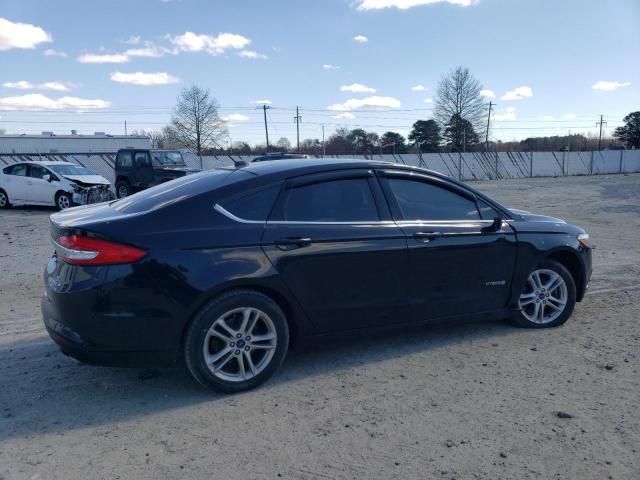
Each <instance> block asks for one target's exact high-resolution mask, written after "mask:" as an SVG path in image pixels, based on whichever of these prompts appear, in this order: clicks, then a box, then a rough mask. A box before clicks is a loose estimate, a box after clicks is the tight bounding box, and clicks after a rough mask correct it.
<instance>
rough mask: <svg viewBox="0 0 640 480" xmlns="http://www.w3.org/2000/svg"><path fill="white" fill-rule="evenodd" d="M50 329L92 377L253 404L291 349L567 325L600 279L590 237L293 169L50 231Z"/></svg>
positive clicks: (477, 203)
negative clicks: (178, 379)
mask: <svg viewBox="0 0 640 480" xmlns="http://www.w3.org/2000/svg"><path fill="white" fill-rule="evenodd" d="M51 235H52V240H53V243H54V247H55V253H54V255H53V256H52V258H51V259H50V260H49V263H48V265H47V268H46V272H45V275H44V280H45V294H44V296H43V299H42V312H43V317H44V322H45V325H46V327H47V330H48V331H49V334H50V335H51V337H52V338H53V340H55V342H57V343H58V345H59V346H60V349H61V350H62V352H64V353H65V354H67V355H70V356H72V357H75V358H77V359H78V360H80V361H82V362H87V363H94V364H103V365H124V366H171V365H175V364H186V366H187V367H188V369H189V371H190V372H191V374H192V375H193V376H194V377H195V379H196V380H198V381H199V382H200V383H201V384H203V385H205V386H206V387H210V388H213V389H217V390H222V391H226V392H237V391H241V390H246V389H249V388H252V387H255V386H257V385H259V384H261V383H262V382H264V381H265V380H267V379H268V378H269V377H270V376H271V375H272V374H273V373H274V372H275V371H276V370H277V369H278V367H279V366H280V365H281V364H282V362H283V360H284V358H285V355H286V353H287V350H288V348H289V347H290V345H292V344H294V343H295V342H299V341H302V340H308V339H311V338H317V337H319V336H326V335H328V334H332V335H336V334H338V335H347V334H353V333H354V332H358V331H360V332H362V331H367V330H371V329H374V328H375V329H377V328H386V327H402V326H408V325H413V324H429V323H434V322H452V321H454V320H460V319H462V320H466V321H470V320H475V319H478V320H482V319H510V320H511V321H512V322H513V323H515V324H516V325H518V326H522V327H532V328H544V327H555V326H558V325H561V324H563V323H564V322H565V321H566V320H567V319H568V318H569V316H570V315H571V313H572V311H573V308H574V305H575V303H576V302H579V301H581V300H582V298H583V296H584V294H585V291H586V290H587V288H588V285H589V279H590V277H591V248H590V246H589V236H588V235H587V233H586V232H585V231H584V230H583V229H581V228H580V227H577V226H574V225H570V224H567V223H565V222H564V221H562V220H560V219H557V218H551V217H547V216H542V215H534V214H531V213H528V212H524V211H519V210H510V209H508V208H505V207H503V206H501V205H500V204H498V203H496V202H495V201H493V200H492V199H490V198H488V197H487V196H485V195H483V194H482V193H480V192H477V191H475V190H473V189H472V188H470V187H468V186H466V185H464V184H462V183H460V182H457V181H455V180H453V179H451V178H448V177H446V176H443V175H441V174H438V173H435V172H432V171H429V170H424V169H420V168H414V167H408V166H404V165H395V164H389V163H382V162H380V163H377V162H365V161H357V160H354V161H350V160H312V159H306V160H289V161H286V162H285V161H273V162H259V163H254V164H251V165H249V166H247V167H246V168H241V169H235V170H233V169H229V170H225V169H219V170H211V171H207V172H202V173H198V174H194V175H190V176H186V177H183V178H180V179H176V180H173V181H170V182H167V183H165V184H162V185H158V186H155V187H152V188H150V189H148V190H145V191H142V192H140V193H137V194H135V195H132V196H130V197H126V198H123V199H121V200H117V201H113V202H110V203H103V204H97V205H87V206H81V207H77V208H72V209H69V210H65V211H63V212H60V213H56V214H53V215H51Z"/></svg>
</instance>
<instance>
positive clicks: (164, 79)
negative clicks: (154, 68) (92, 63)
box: [111, 72, 180, 87]
mask: <svg viewBox="0 0 640 480" xmlns="http://www.w3.org/2000/svg"><path fill="white" fill-rule="evenodd" d="M111 80H113V81H114V82H118V83H131V84H133V85H142V86H145V87H149V86H155V85H169V84H171V83H178V82H179V81H180V79H179V78H176V77H173V76H171V75H169V74H168V73H167V72H156V73H143V72H132V73H123V72H113V73H112V74H111Z"/></svg>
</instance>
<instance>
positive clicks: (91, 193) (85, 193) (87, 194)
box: [72, 185, 114, 205]
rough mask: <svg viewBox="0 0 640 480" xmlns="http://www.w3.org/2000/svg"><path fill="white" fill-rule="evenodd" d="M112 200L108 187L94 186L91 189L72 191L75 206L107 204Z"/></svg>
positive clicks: (84, 188) (83, 188) (82, 188)
mask: <svg viewBox="0 0 640 480" xmlns="http://www.w3.org/2000/svg"><path fill="white" fill-rule="evenodd" d="M113 199H114V195H113V193H112V192H111V190H110V189H109V186H108V185H95V186H92V187H79V190H77V191H74V192H73V195H72V201H73V203H74V204H76V205H89V204H92V203H102V202H108V201H110V200H113Z"/></svg>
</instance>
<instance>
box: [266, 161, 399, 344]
mask: <svg viewBox="0 0 640 480" xmlns="http://www.w3.org/2000/svg"><path fill="white" fill-rule="evenodd" d="M262 245H263V249H264V252H265V253H266V255H267V256H268V258H269V260H270V261H271V263H272V264H273V265H274V267H275V268H276V270H277V271H278V273H279V274H280V276H281V277H282V279H283V280H284V282H285V284H286V285H287V287H288V288H289V289H290V291H291V293H292V294H293V296H294V297H295V298H296V299H297V300H298V302H299V303H300V304H301V305H302V307H303V308H304V310H305V312H306V313H307V315H308V316H309V318H310V320H311V322H312V323H313V324H314V325H315V326H316V328H318V330H320V331H321V332H328V331H335V330H346V329H353V328H360V327H369V326H381V325H392V324H399V323H405V322H410V321H411V319H410V318H409V314H410V309H409V308H408V307H407V302H406V296H407V290H406V281H407V275H408V263H407V260H408V259H407V243H406V239H405V235H404V233H403V232H402V230H401V229H400V228H399V227H398V226H397V225H396V224H395V223H394V222H393V221H392V220H391V216H390V212H389V210H388V207H387V205H386V202H385V201H384V197H383V195H382V192H381V190H380V187H379V184H378V183H377V182H376V181H375V177H374V175H373V172H372V171H371V170H347V171H338V172H328V173H321V174H314V175H307V176H302V177H297V178H293V179H289V180H287V181H286V182H285V185H284V186H283V189H282V191H281V193H280V196H279V198H278V201H277V202H276V206H275V207H274V210H273V212H272V214H271V216H270V218H269V220H268V222H267V223H266V226H265V231H264V235H263V237H262Z"/></svg>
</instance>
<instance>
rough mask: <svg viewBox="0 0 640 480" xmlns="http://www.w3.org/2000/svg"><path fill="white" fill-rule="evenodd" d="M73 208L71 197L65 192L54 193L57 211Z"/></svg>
mask: <svg viewBox="0 0 640 480" xmlns="http://www.w3.org/2000/svg"><path fill="white" fill-rule="evenodd" d="M72 206H73V200H72V199H71V195H69V194H68V193H65V192H58V193H56V208H57V209H58V210H65V209H67V208H69V207H72Z"/></svg>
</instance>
